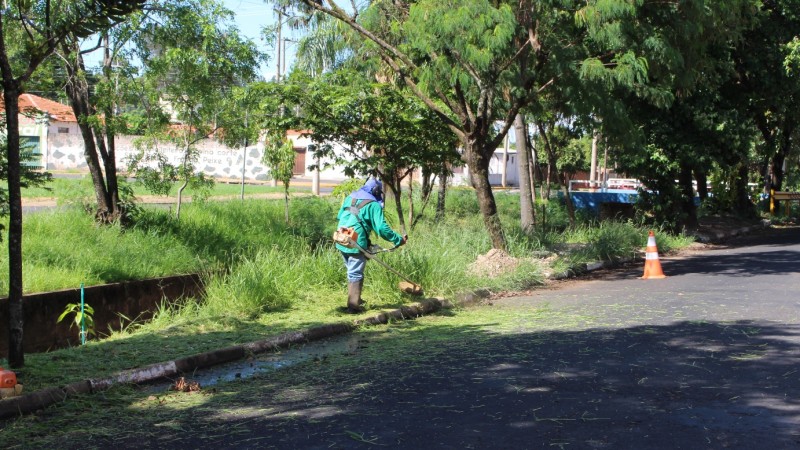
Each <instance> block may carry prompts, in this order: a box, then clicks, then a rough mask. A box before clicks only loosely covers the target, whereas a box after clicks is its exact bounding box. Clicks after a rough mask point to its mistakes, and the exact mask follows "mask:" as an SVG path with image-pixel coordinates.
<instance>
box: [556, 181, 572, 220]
mask: <svg viewBox="0 0 800 450" xmlns="http://www.w3.org/2000/svg"><path fill="white" fill-rule="evenodd" d="M558 184H560V185H561V191H562V192H563V193H564V204H565V205H566V206H567V217H569V226H570V228H575V203H573V202H572V196H570V194H569V188H568V187H567V186H569V177H568V176H567V174H559V175H558Z"/></svg>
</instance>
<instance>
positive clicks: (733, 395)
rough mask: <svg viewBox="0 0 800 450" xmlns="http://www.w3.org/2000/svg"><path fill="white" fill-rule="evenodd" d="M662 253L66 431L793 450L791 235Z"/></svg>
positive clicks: (159, 444) (212, 441) (384, 443)
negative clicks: (651, 266) (648, 269)
mask: <svg viewBox="0 0 800 450" xmlns="http://www.w3.org/2000/svg"><path fill="white" fill-rule="evenodd" d="M662 265H663V268H664V272H665V273H666V274H667V275H668V277H667V278H666V279H663V280H640V279H638V278H637V277H638V276H640V275H641V272H642V271H641V268H639V267H635V268H631V269H627V270H618V271H610V272H604V273H600V274H596V275H593V277H592V279H590V280H582V281H568V282H563V283H561V284H559V285H557V286H555V287H554V288H552V289H542V290H537V291H533V292H532V293H531V295H527V296H516V297H508V298H497V299H493V300H492V301H491V304H487V305H483V306H479V307H476V308H472V309H468V310H463V311H457V312H455V313H453V315H451V316H447V315H444V316H439V317H430V318H422V319H419V320H417V321H410V322H406V323H404V324H401V325H398V327H399V328H398V331H395V332H394V333H392V332H390V331H391V329H390V330H389V331H388V332H387V331H384V332H380V333H378V332H365V333H363V334H362V335H360V336H356V337H355V338H356V339H359V340H360V341H359V343H357V344H356V345H351V346H349V347H348V348H349V350H347V352H346V353H344V354H340V355H334V356H331V357H330V358H327V357H326V358H327V359H326V358H321V359H319V360H316V361H313V362H309V363H305V365H302V364H301V365H298V366H296V367H294V368H290V369H287V370H285V371H281V372H280V374H271V375H267V376H262V377H255V378H251V379H247V380H240V381H233V382H230V383H226V384H223V385H220V386H218V387H216V388H215V389H214V391H213V392H208V393H206V394H205V397H197V396H195V397H191V394H183V395H184V397H179V396H177V397H176V396H173V397H157V396H152V395H151V396H149V397H148V395H149V393H143V394H142V396H141V400H140V401H139V402H137V404H136V405H132V406H131V407H127V408H126V409H125V410H124V411H125V412H124V415H123V414H122V413H119V412H117V413H112V412H111V408H112V405H111V402H109V408H110V409H109V419H108V423H95V424H94V426H96V427H98V429H102V427H116V428H114V429H115V433H116V436H115V437H114V438H108V437H99V438H98V437H95V436H88V435H79V434H77V435H76V434H71V433H68V432H66V431H65V436H68V435H72V436H76V437H80V439H81V441H80V443H79V444H80V445H81V446H90V447H99V448H105V447H107V446H115V447H116V448H202V447H208V446H215V447H221V448H315V449H317V448H318V449H323V448H374V447H390V448H452V449H463V448H503V449H505V448H509V449H527V448H546V449H552V448H557V449H603V448H608V449H706V448H708V449H717V448H736V449H769V450H776V449H795V448H800V294H799V292H800V230H799V229H797V228H795V229H787V230H782V231H774V232H770V233H766V234H762V235H759V236H754V237H748V238H743V239H740V240H739V241H736V243H735V245H731V246H725V247H719V248H715V249H712V250H705V251H702V252H698V253H696V254H693V255H688V256H683V257H680V258H662ZM487 311H488V312H487ZM487 317H488V318H489V319H487ZM403 327H405V329H406V331H405V332H404V331H403V329H404V328H403ZM409 328H410V331H409V330H408V329H409ZM348 339H353V337H350V338H348ZM389 356H390V357H389ZM173 395H179V394H173ZM191 399H194V400H191ZM189 400H191V401H193V402H194V403H186V404H184V403H182V402H189ZM114 407H115V408H116V406H114ZM115 411H116V410H115ZM54 414H55V413H54ZM113 414H118V415H117V416H114V415H113ZM41 420H47V415H44V416H43V417H41ZM133 424H137V425H135V426H134V425H133ZM64 442H65V445H66V447H64V448H68V447H71V444H69V441H64ZM76 444H77V443H76Z"/></svg>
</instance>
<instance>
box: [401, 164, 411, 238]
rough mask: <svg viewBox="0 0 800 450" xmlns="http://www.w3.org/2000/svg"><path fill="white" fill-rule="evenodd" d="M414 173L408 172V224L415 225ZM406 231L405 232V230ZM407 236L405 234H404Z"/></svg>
mask: <svg viewBox="0 0 800 450" xmlns="http://www.w3.org/2000/svg"><path fill="white" fill-rule="evenodd" d="M413 183H414V171H413V170H411V171H409V172H408V223H410V224H412V226H413V224H414V191H413V189H414V184H413ZM403 231H405V230H403ZM404 234H405V233H404Z"/></svg>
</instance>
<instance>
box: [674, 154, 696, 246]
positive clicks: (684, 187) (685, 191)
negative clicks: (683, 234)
mask: <svg viewBox="0 0 800 450" xmlns="http://www.w3.org/2000/svg"><path fill="white" fill-rule="evenodd" d="M678 183H679V185H680V189H681V209H682V210H683V213H684V215H685V218H684V220H683V226H684V227H686V228H687V229H689V230H696V229H697V227H698V222H697V206H696V205H695V204H694V188H693V187H692V169H691V168H690V167H688V166H686V165H683V166H682V167H681V170H680V173H679V174H678Z"/></svg>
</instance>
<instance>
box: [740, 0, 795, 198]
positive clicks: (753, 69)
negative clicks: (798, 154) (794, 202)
mask: <svg viewBox="0 0 800 450" xmlns="http://www.w3.org/2000/svg"><path fill="white" fill-rule="evenodd" d="M752 4H753V5H754V6H755V8H754V11H753V14H752V18H753V20H754V21H755V26H753V27H751V28H750V29H748V30H747V31H746V33H745V34H744V36H743V39H742V40H741V41H739V42H738V45H737V46H736V47H735V49H734V55H733V61H734V62H735V70H736V76H735V78H733V79H731V80H730V82H729V86H726V87H725V89H726V91H727V92H728V93H729V94H730V95H731V98H734V99H737V100H738V102H737V103H738V106H739V107H741V108H742V109H743V110H746V111H748V112H749V114H750V117H751V118H752V120H753V123H754V124H755V126H756V127H757V130H758V132H759V133H760V134H761V141H762V142H761V143H760V146H759V147H760V149H761V152H760V153H761V158H762V161H761V164H762V169H761V170H762V177H763V181H764V183H763V184H764V191H765V193H767V194H768V193H769V192H770V190H772V189H775V190H780V189H781V188H782V186H783V179H784V172H783V166H784V161H785V160H786V157H787V156H788V155H789V153H790V151H791V150H792V148H793V147H795V146H796V144H795V142H796V138H795V135H796V133H797V132H798V131H799V130H798V123H800V111H798V108H797V104H798V102H800V77H798V76H797V65H796V59H795V58H796V46H797V44H796V40H797V38H798V36H800V4H798V2H796V1H792V0H763V1H762V0H753V1H752Z"/></svg>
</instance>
